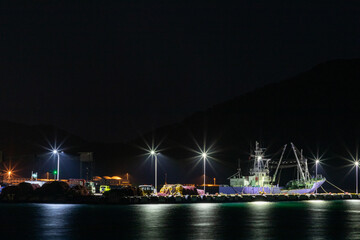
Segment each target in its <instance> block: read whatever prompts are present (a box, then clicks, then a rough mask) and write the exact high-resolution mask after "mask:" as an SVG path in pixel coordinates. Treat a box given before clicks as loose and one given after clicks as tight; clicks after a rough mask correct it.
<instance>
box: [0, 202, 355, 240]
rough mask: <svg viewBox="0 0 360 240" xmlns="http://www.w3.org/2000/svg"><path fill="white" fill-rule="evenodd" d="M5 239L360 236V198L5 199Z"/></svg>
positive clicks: (0, 216) (1, 222) (1, 212)
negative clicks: (144, 201) (116, 202)
mask: <svg viewBox="0 0 360 240" xmlns="http://www.w3.org/2000/svg"><path fill="white" fill-rule="evenodd" d="M0 230H1V232H0V239H23V240H25V239H99V240H105V239H360V200H344V201H321V200H314V201H303V202H278V203H267V202H257V203H225V204H224V203H223V204H221V203H220V204H214V203H201V204H164V205H160V204H157V205H128V206H124V205H72V204H0Z"/></svg>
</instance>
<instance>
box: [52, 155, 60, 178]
mask: <svg viewBox="0 0 360 240" xmlns="http://www.w3.org/2000/svg"><path fill="white" fill-rule="evenodd" d="M52 153H53V154H55V155H56V156H57V170H56V180H57V181H59V175H60V152H59V150H57V149H54V150H53V151H52Z"/></svg>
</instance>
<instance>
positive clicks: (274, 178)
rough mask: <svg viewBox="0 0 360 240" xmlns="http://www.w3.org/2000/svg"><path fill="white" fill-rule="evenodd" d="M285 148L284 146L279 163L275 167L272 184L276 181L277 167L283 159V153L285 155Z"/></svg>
mask: <svg viewBox="0 0 360 240" xmlns="http://www.w3.org/2000/svg"><path fill="white" fill-rule="evenodd" d="M286 146H287V144H285V146H284V149H283V151H282V153H281V157H280V160H279V163H278V165H277V167H276V171H275V174H274V177H273V180H272V181H273V182H275V180H276V175H277V173H278V171H279V167H280V164H281V161H282V159H283V156H284V153H285V150H286Z"/></svg>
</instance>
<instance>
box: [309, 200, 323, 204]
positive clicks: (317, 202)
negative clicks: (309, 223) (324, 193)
mask: <svg viewBox="0 0 360 240" xmlns="http://www.w3.org/2000/svg"><path fill="white" fill-rule="evenodd" d="M306 202H308V203H316V204H325V203H326V201H325V200H319V199H316V200H307V201H306Z"/></svg>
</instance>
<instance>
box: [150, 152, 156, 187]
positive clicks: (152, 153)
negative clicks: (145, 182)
mask: <svg viewBox="0 0 360 240" xmlns="http://www.w3.org/2000/svg"><path fill="white" fill-rule="evenodd" d="M150 154H151V156H154V157H155V193H157V155H158V153H157V152H155V151H154V150H151V151H150Z"/></svg>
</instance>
